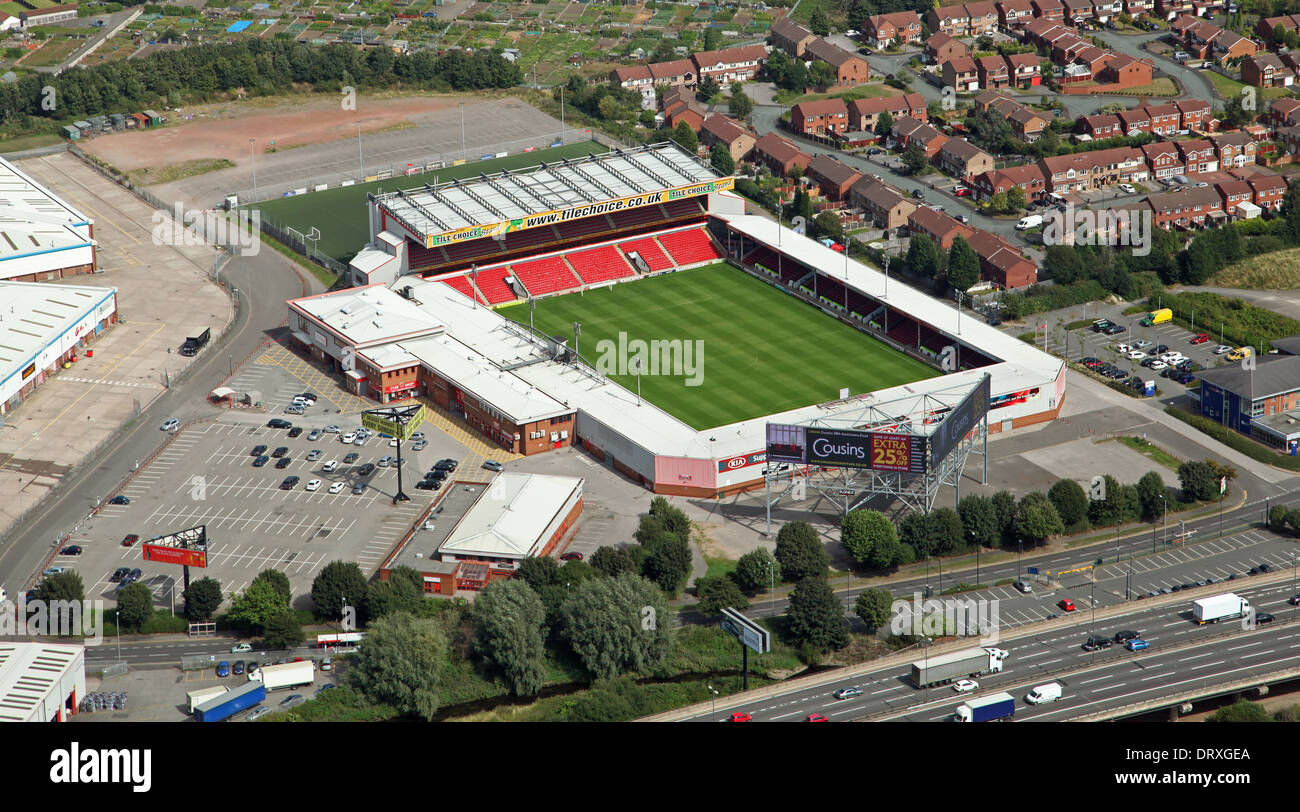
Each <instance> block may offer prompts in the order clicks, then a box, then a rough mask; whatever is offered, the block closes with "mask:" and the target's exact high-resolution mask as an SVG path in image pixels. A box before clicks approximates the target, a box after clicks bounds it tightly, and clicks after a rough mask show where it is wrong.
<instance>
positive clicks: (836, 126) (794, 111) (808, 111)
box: [790, 98, 849, 135]
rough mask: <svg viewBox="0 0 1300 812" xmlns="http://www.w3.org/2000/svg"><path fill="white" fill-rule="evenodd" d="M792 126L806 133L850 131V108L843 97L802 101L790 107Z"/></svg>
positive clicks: (827, 133)
mask: <svg viewBox="0 0 1300 812" xmlns="http://www.w3.org/2000/svg"><path fill="white" fill-rule="evenodd" d="M790 126H791V128H793V129H794V131H795V132H797V133H803V134H804V135H832V134H834V133H845V132H848V131H849V108H848V105H846V104H845V103H844V100H843V99H841V98H833V99H821V100H819V101H810V102H800V103H799V104H796V105H795V106H794V107H792V108H790Z"/></svg>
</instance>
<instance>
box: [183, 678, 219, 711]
mask: <svg viewBox="0 0 1300 812" xmlns="http://www.w3.org/2000/svg"><path fill="white" fill-rule="evenodd" d="M227 690H228V689H227V688H226V686H224V685H216V686H211V687H208V688H199V689H198V690H197V691H190V692H189V693H188V694H186V695H185V696H186V697H188V698H189V700H190V713H191V714H193V713H194V711H195V710H196V709H197V708H198V707H199V705H202V704H203V703H204V702H207V701H208V700H209V699H212V698H214V697H218V696H221V695H222V694H224V693H225V692H226V691H227Z"/></svg>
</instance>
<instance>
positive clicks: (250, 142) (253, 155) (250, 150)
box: [248, 138, 1222, 343]
mask: <svg viewBox="0 0 1300 812" xmlns="http://www.w3.org/2000/svg"><path fill="white" fill-rule="evenodd" d="M255 140H256V139H254V138H250V139H248V157H249V158H251V159H252V161H253V202H254V203H256V202H257V153H255V152H253V142H254V141H255ZM1220 343H1222V342H1220Z"/></svg>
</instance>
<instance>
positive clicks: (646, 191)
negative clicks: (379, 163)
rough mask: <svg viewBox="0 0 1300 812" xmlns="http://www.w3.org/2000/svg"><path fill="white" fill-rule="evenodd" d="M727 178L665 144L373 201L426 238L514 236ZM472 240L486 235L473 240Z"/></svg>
mask: <svg viewBox="0 0 1300 812" xmlns="http://www.w3.org/2000/svg"><path fill="white" fill-rule="evenodd" d="M723 177H725V176H723V175H719V174H718V173H717V172H716V171H714V170H713V169H712V168H711V167H709V166H707V165H706V164H704V163H702V162H701V161H699V160H698V159H696V158H695V157H692V156H690V155H688V154H686V153H685V152H684V151H682V149H681V148H680V147H678V146H677V145H676V144H673V143H670V142H666V143H660V144H652V145H648V146H644V147H637V148H635V149H626V150H614V151H613V152H606V153H601V154H593V155H589V156H588V157H586V158H578V159H565V160H563V161H560V162H558V163H550V164H547V163H542V164H541V165H539V166H538V167H536V168H534V169H531V170H521V171H516V172H510V171H502V172H500V173H493V174H492V175H490V176H489V175H484V174H480V175H479V180H472V181H464V180H453V181H448V182H445V183H440V184H437V185H429V184H425V185H424V186H423V187H416V188H412V189H408V190H405V191H400V190H399V191H396V192H388V193H386V194H382V195H377V196H376V201H377V202H378V203H379V205H380V206H382V207H383V208H384V209H385V210H386V211H387V212H388V213H389V214H391V215H392V216H393V217H395V218H397V219H398V220H399V221H400V222H402V223H403V224H404V225H405V226H406V227H407V228H408V229H409V230H410V231H411V233H412V234H417V235H423V236H425V237H426V239H428V238H431V237H433V236H434V235H439V234H447V233H450V232H456V231H460V230H463V229H474V228H475V227H490V226H492V225H494V224H498V223H510V224H511V226H512V227H513V228H512V229H511V230H513V229H514V228H518V227H525V228H526V227H528V226H529V225H531V224H529V223H526V222H523V220H524V218H528V217H531V216H535V215H543V214H547V213H550V212H556V211H563V210H566V209H570V210H572V209H576V210H577V211H576V212H572V213H571V212H569V211H564V212H563V214H564V215H565V216H563V217H561V218H559V219H557V220H555V221H548V222H564V221H567V220H570V219H578V218H579V217H585V216H590V215H594V214H600V213H602V212H605V211H617V210H618V209H619V208H621V207H619V206H611V207H609V208H603V209H598V210H591V211H587V210H586V209H587V207H588V206H590V205H592V204H603V203H604V204H607V203H610V202H611V201H617V200H622V199H625V198H629V197H638V196H651V195H655V194H664V193H667V192H668V191H669V190H672V189H681V188H684V187H690V186H696V185H699V184H707V183H710V182H712V181H717V180H720V179H722V178H723ZM667 199H669V198H668V196H666V195H665V196H664V197H662V198H659V199H654V200H646V201H642V202H629V204H628V207H631V206H637V205H645V204H646V203H657V202H663V201H664V200H667ZM515 221H520V222H515ZM539 225H540V223H539ZM468 236H471V237H478V236H487V235H486V233H484V234H479V233H473V234H471V235H468Z"/></svg>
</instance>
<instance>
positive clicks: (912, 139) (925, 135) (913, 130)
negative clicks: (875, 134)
mask: <svg viewBox="0 0 1300 812" xmlns="http://www.w3.org/2000/svg"><path fill="white" fill-rule="evenodd" d="M889 138H890V141H891V142H892V143H893V144H894V145H895V146H897V147H898V148H899V149H907V148H908V147H910V146H912V145H913V144H915V145H916V146H918V147H920V148H921V150H922V151H923V152H925V157H926V158H934V156H935V155H937V154H938V153H939V149H940V148H941V147H943V145H944V143H945V142H947V140H948V136H946V135H944V134H943V133H941V132H939V131H938V130H936V129H935V128H934V127H931V126H930V125H929V124H925V123H923V122H920V121H917V120H916V119H914V118H912V117H911V116H901V117H899V118H897V119H894V129H893V130H892V131H891V132H890V134H889Z"/></svg>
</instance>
